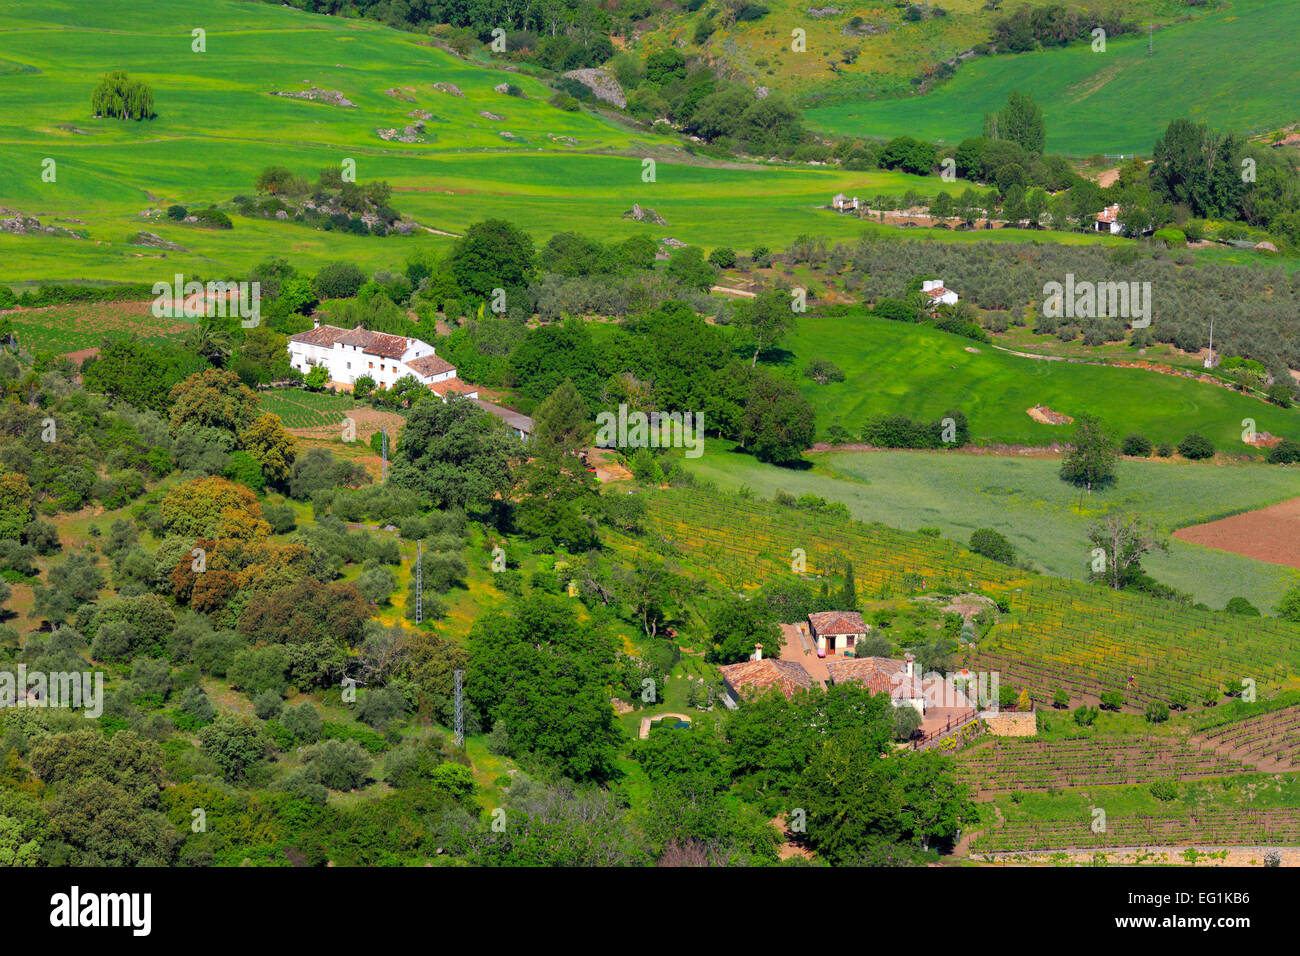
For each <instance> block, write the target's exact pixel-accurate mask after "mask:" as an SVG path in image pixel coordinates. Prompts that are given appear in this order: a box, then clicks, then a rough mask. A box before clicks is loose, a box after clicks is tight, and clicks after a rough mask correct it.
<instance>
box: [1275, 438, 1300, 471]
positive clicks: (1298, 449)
mask: <svg viewBox="0 0 1300 956" xmlns="http://www.w3.org/2000/svg"><path fill="white" fill-rule="evenodd" d="M1268 461H1269V464H1273V465H1293V464H1295V463H1296V462H1298V461H1300V441H1296V440H1295V439H1293V438H1284V439H1282V440H1281V441H1280V442H1278V443H1277V444H1276V445H1274V446H1273V447H1272V448H1270V449H1269V451H1268Z"/></svg>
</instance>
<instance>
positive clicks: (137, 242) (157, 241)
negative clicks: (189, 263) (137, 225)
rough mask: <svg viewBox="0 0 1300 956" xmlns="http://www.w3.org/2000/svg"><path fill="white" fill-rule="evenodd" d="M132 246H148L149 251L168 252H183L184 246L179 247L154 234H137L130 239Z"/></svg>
mask: <svg viewBox="0 0 1300 956" xmlns="http://www.w3.org/2000/svg"><path fill="white" fill-rule="evenodd" d="M131 245H133V246H148V247H149V248H150V249H166V250H167V251H168V252H185V251H186V249H185V247H184V246H179V245H177V244H176V243H174V242H168V241H167V240H166V239H164V238H163V237H162V236H160V235H158V234H157V233H156V232H137V233H136V234H135V235H134V236H133V237H132V238H131Z"/></svg>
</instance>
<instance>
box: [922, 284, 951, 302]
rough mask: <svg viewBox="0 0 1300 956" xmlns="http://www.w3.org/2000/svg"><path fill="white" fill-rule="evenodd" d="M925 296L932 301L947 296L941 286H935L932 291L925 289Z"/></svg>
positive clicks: (945, 290)
mask: <svg viewBox="0 0 1300 956" xmlns="http://www.w3.org/2000/svg"><path fill="white" fill-rule="evenodd" d="M925 294H926V295H928V296H929V297H930V298H932V299H940V298H942V297H943V296H945V295H947V294H948V290H947V289H945V288H944V287H943V286H936V287H935V288H933V289H926V290H925Z"/></svg>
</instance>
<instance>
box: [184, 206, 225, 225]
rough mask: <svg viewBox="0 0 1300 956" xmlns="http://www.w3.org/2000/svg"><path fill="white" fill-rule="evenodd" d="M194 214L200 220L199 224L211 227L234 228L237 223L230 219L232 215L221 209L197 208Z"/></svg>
mask: <svg viewBox="0 0 1300 956" xmlns="http://www.w3.org/2000/svg"><path fill="white" fill-rule="evenodd" d="M192 215H193V216H194V218H195V219H196V220H198V225H200V226H206V227H208V228H209V229H233V228H234V227H235V224H234V223H233V222H231V221H230V217H229V216H227V215H226V214H225V213H224V212H222V211H221V210H220V209H212V208H208V209H197V210H195V211H194V213H193V214H192Z"/></svg>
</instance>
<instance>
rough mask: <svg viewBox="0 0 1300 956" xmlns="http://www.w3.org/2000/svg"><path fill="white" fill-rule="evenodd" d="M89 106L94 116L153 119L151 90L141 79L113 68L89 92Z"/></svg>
mask: <svg viewBox="0 0 1300 956" xmlns="http://www.w3.org/2000/svg"><path fill="white" fill-rule="evenodd" d="M90 106H91V109H93V110H94V111H95V115H96V116H105V117H112V118H116V119H124V120H125V119H134V120H142V119H153V117H154V111H153V90H152V89H151V88H150V87H149V84H147V83H145V82H144V81H143V80H133V79H131V78H130V77H129V76H127V75H126V73H125V71H123V70H114V71H113V72H112V73H109V74H108V75H107V76H105V77H103V78H102V79H101V80H100V81H99V85H98V86H96V87H95V90H94V92H93V93H91V94H90Z"/></svg>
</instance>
